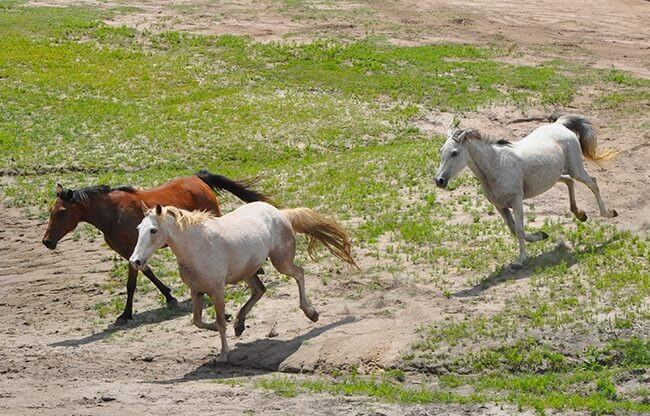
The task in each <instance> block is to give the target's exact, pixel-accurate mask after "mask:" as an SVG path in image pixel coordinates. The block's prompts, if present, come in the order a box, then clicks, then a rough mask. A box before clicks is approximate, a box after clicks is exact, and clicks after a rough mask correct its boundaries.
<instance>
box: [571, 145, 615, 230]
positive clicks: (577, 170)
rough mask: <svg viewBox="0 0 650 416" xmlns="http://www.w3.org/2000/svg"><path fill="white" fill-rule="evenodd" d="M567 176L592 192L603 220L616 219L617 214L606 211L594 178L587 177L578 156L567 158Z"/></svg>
mask: <svg viewBox="0 0 650 416" xmlns="http://www.w3.org/2000/svg"><path fill="white" fill-rule="evenodd" d="M569 175H570V176H571V177H572V178H573V179H575V180H577V181H580V182H582V183H584V184H585V185H587V187H588V188H589V189H590V190H591V192H593V194H594V196H595V197H596V202H598V209H599V210H600V215H601V216H603V217H605V218H613V217H617V216H618V213H617V212H616V211H615V210H613V209H608V208H607V207H606V206H605V202H604V201H603V198H602V197H601V196H600V189H598V184H597V183H596V178H594V177H593V176H590V175H589V172H587V170H586V169H585V165H584V163H583V162H582V156H580V154H578V155H577V157H574V156H573V155H572V156H571V157H570V158H569Z"/></svg>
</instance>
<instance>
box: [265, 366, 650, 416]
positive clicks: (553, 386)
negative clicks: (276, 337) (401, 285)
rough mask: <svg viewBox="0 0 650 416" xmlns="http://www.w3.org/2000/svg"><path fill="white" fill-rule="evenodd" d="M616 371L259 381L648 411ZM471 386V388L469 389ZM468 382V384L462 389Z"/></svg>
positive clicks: (393, 397)
mask: <svg viewBox="0 0 650 416" xmlns="http://www.w3.org/2000/svg"><path fill="white" fill-rule="evenodd" d="M610 377H611V374H609V373H603V372H582V373H573V374H561V373H546V374H522V375H505V376H503V375H488V376H456V375H447V376H443V377H441V378H440V386H439V387H437V388H434V387H431V386H429V385H427V383H426V382H425V383H423V384H422V385H420V386H417V387H415V386H408V385H405V384H404V383H402V382H399V381H395V380H391V379H390V376H386V375H383V376H359V375H356V374H350V375H339V376H336V377H333V378H330V377H319V378H317V379H310V380H303V379H296V378H290V377H286V376H273V377H270V378H264V379H262V380H259V381H257V382H256V383H255V385H256V386H257V387H259V388H263V389H266V390H271V391H274V392H275V393H276V394H279V395H281V396H283V397H296V396H298V395H299V394H307V393H329V394H332V395H344V396H352V395H363V396H368V397H372V398H375V399H378V400H381V401H386V402H391V403H403V404H427V403H446V404H449V403H455V404H470V403H484V402H497V403H511V404H515V405H517V406H519V407H521V408H533V409H536V410H537V411H538V412H542V413H543V412H544V411H545V410H551V409H558V410H586V411H589V412H591V413H592V414H607V413H612V412H621V411H623V412H639V413H643V412H647V411H649V410H650V405H648V404H643V403H639V402H635V401H632V400H628V399H623V398H621V397H619V396H618V395H617V392H616V386H615V385H614V383H613V382H612V381H611V378H610ZM468 387H469V390H468ZM461 388H462V389H461Z"/></svg>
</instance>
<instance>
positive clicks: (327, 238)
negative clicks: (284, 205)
mask: <svg viewBox="0 0 650 416" xmlns="http://www.w3.org/2000/svg"><path fill="white" fill-rule="evenodd" d="M282 213H283V214H284V215H285V216H286V217H287V219H288V220H289V222H290V223H291V227H292V228H293V230H294V231H295V232H296V233H301V234H306V235H307V236H308V237H309V243H308V245H307V252H308V253H309V256H310V257H312V258H313V257H314V252H315V250H316V246H317V245H318V243H319V242H320V243H323V245H324V246H325V247H327V249H328V250H329V251H330V252H331V253H332V254H334V255H335V256H336V257H338V258H339V259H341V260H343V261H344V262H346V263H349V264H350V265H352V266H354V267H356V268H357V269H358V268H359V266H357V263H356V262H355V261H354V259H353V258H352V254H351V253H350V250H351V247H352V245H351V244H350V237H349V236H348V233H347V232H346V231H345V230H344V229H343V227H341V226H340V225H339V224H338V223H337V222H336V221H334V220H331V219H329V218H326V217H324V216H323V215H321V214H319V213H317V212H316V211H314V210H312V209H309V208H291V209H283V210H282Z"/></svg>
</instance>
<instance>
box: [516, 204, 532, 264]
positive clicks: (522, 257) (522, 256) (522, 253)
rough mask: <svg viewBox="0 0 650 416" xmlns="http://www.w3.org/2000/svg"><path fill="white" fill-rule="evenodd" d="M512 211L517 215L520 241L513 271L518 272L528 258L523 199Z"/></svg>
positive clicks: (517, 229) (517, 233) (518, 238)
mask: <svg viewBox="0 0 650 416" xmlns="http://www.w3.org/2000/svg"><path fill="white" fill-rule="evenodd" d="M512 210H513V211H514V214H515V235H516V236H517V240H519V257H518V258H517V262H516V263H514V264H513V265H512V266H513V269H515V270H518V269H521V268H522V267H524V262H525V261H526V259H527V258H528V256H527V255H526V246H525V242H526V233H525V232H524V206H523V201H522V199H521V198H518V199H517V201H516V202H515V204H514V206H513V207H512Z"/></svg>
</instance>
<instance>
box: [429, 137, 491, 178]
mask: <svg viewBox="0 0 650 416" xmlns="http://www.w3.org/2000/svg"><path fill="white" fill-rule="evenodd" d="M477 135H478V132H477V131H475V130H466V129H458V128H453V129H451V130H449V132H448V133H447V141H445V144H443V145H442V147H441V148H440V167H439V168H438V171H437V172H436V176H435V178H434V179H435V181H436V185H438V187H439V188H446V187H447V184H449V181H451V180H452V179H453V178H454V176H456V175H457V174H458V172H460V171H461V170H463V168H464V167H465V166H467V160H468V158H469V154H468V152H467V140H468V139H469V138H471V137H474V136H477ZM479 137H480V136H479Z"/></svg>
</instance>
